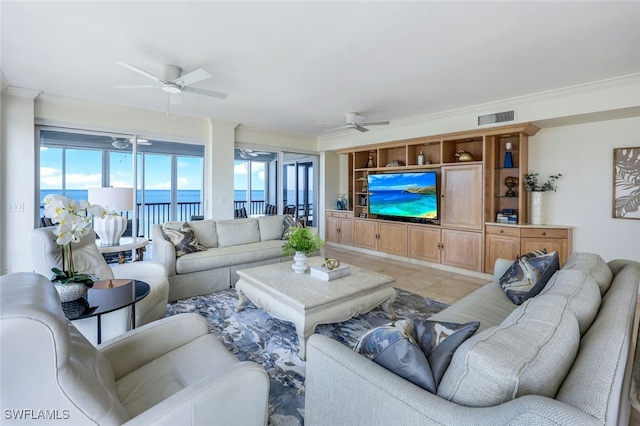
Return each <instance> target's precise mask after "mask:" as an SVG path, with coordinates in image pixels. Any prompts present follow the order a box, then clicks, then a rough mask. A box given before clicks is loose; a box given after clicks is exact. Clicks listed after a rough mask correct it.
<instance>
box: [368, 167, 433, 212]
mask: <svg viewBox="0 0 640 426" xmlns="http://www.w3.org/2000/svg"><path fill="white" fill-rule="evenodd" d="M367 185H368V188H369V213H370V214H375V215H379V216H389V217H390V218H393V217H397V218H412V219H422V220H424V221H427V220H436V219H438V194H437V191H436V172H435V171H425V172H414V173H379V174H370V175H369V176H368V178H367Z"/></svg>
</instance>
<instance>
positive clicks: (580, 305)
mask: <svg viewBox="0 0 640 426" xmlns="http://www.w3.org/2000/svg"><path fill="white" fill-rule="evenodd" d="M552 294H554V295H558V296H562V297H565V298H566V299H567V300H568V301H569V308H570V309H571V311H572V312H573V313H574V315H575V316H576V319H577V320H578V327H579V328H580V335H583V334H584V333H585V331H587V329H588V328H589V326H590V325H591V323H592V322H593V320H594V319H595V317H596V315H597V314H598V309H600V302H601V301H602V298H601V297H600V288H599V287H598V283H597V282H596V280H595V279H594V278H593V277H592V276H591V274H589V273H588V272H587V271H573V270H565V271H558V272H556V273H555V274H554V275H553V277H551V279H550V280H549V282H548V283H547V285H546V287H545V288H544V289H543V290H542V291H541V292H540V295H539V296H542V295H552Z"/></svg>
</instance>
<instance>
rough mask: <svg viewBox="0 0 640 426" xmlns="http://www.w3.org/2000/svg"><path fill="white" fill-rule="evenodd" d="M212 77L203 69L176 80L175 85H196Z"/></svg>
mask: <svg viewBox="0 0 640 426" xmlns="http://www.w3.org/2000/svg"><path fill="white" fill-rule="evenodd" d="M211 77H212V76H211V74H209V73H208V72H206V71H205V70H203V69H202V68H199V69H197V70H195V71H192V72H190V73H189V74H185V75H183V76H182V77H179V78H176V79H175V80H173V83H176V84H178V85H180V86H188V85H190V84H194V83H197V82H199V81H202V80H206V79H208V78H211Z"/></svg>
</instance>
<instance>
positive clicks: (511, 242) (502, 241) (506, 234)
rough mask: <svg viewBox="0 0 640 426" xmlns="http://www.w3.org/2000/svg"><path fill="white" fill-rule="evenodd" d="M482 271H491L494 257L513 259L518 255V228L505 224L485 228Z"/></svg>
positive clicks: (494, 260) (494, 261)
mask: <svg viewBox="0 0 640 426" xmlns="http://www.w3.org/2000/svg"><path fill="white" fill-rule="evenodd" d="M485 232H486V235H485V240H484V244H485V249H484V271H485V272H487V273H492V272H493V265H494V264H495V263H496V259H499V258H502V259H515V258H516V257H518V256H519V255H520V229H519V228H509V227H506V226H489V225H487V227H486V228H485Z"/></svg>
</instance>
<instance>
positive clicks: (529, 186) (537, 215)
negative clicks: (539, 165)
mask: <svg viewBox="0 0 640 426" xmlns="http://www.w3.org/2000/svg"><path fill="white" fill-rule="evenodd" d="M538 176H539V175H538V173H536V172H531V173H527V174H525V175H524V188H525V189H526V190H527V192H529V194H530V200H529V206H530V211H529V221H530V222H531V223H532V224H533V225H543V224H544V222H545V218H544V207H545V206H544V204H545V197H544V194H545V192H548V191H554V192H555V191H556V189H558V185H557V184H556V180H558V179H560V177H561V176H562V174H561V173H558V174H556V175H549V178H548V179H547V180H546V181H545V182H544V183H540V182H538Z"/></svg>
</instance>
